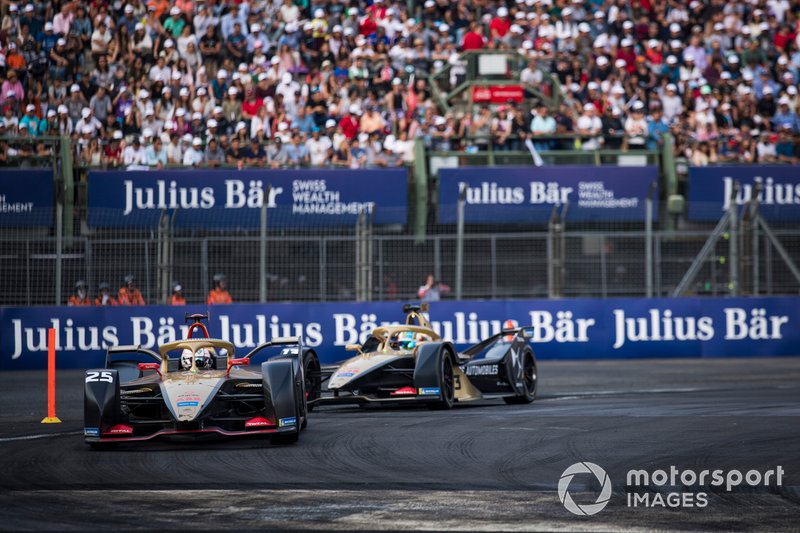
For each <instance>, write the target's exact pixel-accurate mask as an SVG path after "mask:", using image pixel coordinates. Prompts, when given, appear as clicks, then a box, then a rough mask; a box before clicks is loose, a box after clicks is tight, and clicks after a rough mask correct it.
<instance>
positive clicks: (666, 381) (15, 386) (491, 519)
mask: <svg viewBox="0 0 800 533" xmlns="http://www.w3.org/2000/svg"><path fill="white" fill-rule="evenodd" d="M539 366H540V368H539V376H540V389H539V397H538V399H537V400H536V401H535V402H534V403H533V404H531V405H529V406H507V405H505V404H504V403H502V402H486V403H483V404H480V405H476V404H470V405H463V406H457V407H456V408H454V409H453V410H451V411H448V412H444V411H429V410H427V409H424V408H421V409H419V408H411V409H409V408H403V409H399V408H385V407H384V408H349V407H336V408H325V409H320V410H318V411H315V412H314V413H313V414H312V415H311V418H310V421H309V426H308V430H307V431H305V432H304V433H303V435H302V436H301V439H300V442H299V443H298V444H296V445H289V446H272V445H270V444H269V443H268V442H266V441H261V440H246V441H241V440H239V441H230V440H228V441H214V442H204V443H192V444H185V443H173V442H159V443H140V444H135V445H134V444H131V445H124V446H120V447H119V448H118V449H116V450H112V451H92V450H90V449H89V448H88V447H87V446H85V445H84V443H83V439H82V435H81V430H82V423H81V417H82V408H83V403H82V402H83V399H82V394H83V373H82V372H78V371H60V372H59V375H58V391H59V392H58V415H59V417H60V418H61V419H62V421H63V423H61V424H55V425H42V424H40V423H39V421H40V420H41V418H42V417H43V416H44V414H45V405H46V402H45V390H46V388H45V387H46V385H45V384H46V377H45V373H44V372H13V373H9V372H5V373H0V407H1V408H2V409H0V530H56V529H57V530H86V529H95V530H96V529H119V530H136V529H149V530H159V529H160V530H185V529H195V530H217V529H225V528H232V529H236V530H262V531H263V530H269V529H307V530H344V531H357V530H462V531H498V530H514V531H552V530H559V531H646V530H683V531H701V530H707V531H731V530H733V531H798V530H800V358H780V359H761V358H754V359H716V360H686V359H672V360H643V361H636V362H630V361H604V362H540V364H539ZM581 461H590V462H593V463H595V464H597V465H599V466H601V467H602V468H603V469H605V471H606V472H607V473H608V477H609V479H610V480H611V484H612V493H611V497H610V500H609V503H608V505H607V507H605V509H603V510H602V511H600V512H599V513H597V514H595V515H594V516H575V515H573V514H571V513H570V512H568V511H567V510H566V509H565V507H564V506H563V505H562V504H561V502H560V500H559V497H558V492H557V487H558V482H559V478H560V477H561V475H562V472H563V471H564V470H565V469H566V468H567V467H568V466H570V465H572V464H573V463H576V462H581ZM673 465H674V466H675V467H676V468H678V469H679V471H683V470H685V469H689V468H691V469H693V470H694V471H696V472H699V471H700V470H703V469H739V470H742V471H745V472H746V471H747V470H750V469H760V470H761V471H762V472H763V471H765V470H767V469H774V468H776V467H777V466H779V465H780V466H782V468H783V469H784V472H785V474H784V476H783V478H782V485H781V486H778V485H777V484H775V483H774V482H773V483H771V484H770V486H763V485H761V486H758V487H749V486H739V487H735V488H733V489H732V490H731V491H730V492H727V491H725V490H724V487H723V488H719V487H716V488H713V487H712V488H708V487H703V488H699V487H697V486H680V481H679V482H678V483H677V484H676V486H670V485H669V484H667V485H665V486H659V485H656V484H653V483H651V484H650V485H649V486H645V487H639V488H638V489H634V488H631V487H629V486H628V485H627V482H626V473H627V472H628V470H630V469H648V470H651V471H652V470H655V469H658V468H664V469H666V470H669V467H670V466H673ZM700 491H702V492H706V493H707V495H706V498H707V502H708V503H707V505H706V506H704V507H681V508H670V507H643V506H642V504H639V505H638V506H637V507H629V506H628V505H627V502H628V498H630V496H629V494H632V493H633V492H636V493H638V494H642V495H647V497H649V498H651V501H653V499H657V498H658V497H659V495H660V496H661V499H662V501H664V499H667V498H668V497H669V494H674V493H686V494H691V497H692V498H697V494H696V493H697V492H700ZM569 492H570V494H571V496H572V497H573V500H574V501H575V502H577V503H579V504H589V503H594V502H595V500H596V498H597V497H598V495H599V494H600V483H599V482H598V481H596V480H594V478H593V476H591V475H590V474H579V475H577V476H575V477H574V478H573V480H572V482H571V484H570V485H569ZM673 497H675V496H673ZM677 497H680V496H677ZM694 501H696V499H695V500H694Z"/></svg>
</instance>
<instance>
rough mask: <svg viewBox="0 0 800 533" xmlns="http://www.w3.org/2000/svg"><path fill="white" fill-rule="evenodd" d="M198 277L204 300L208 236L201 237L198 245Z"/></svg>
mask: <svg viewBox="0 0 800 533" xmlns="http://www.w3.org/2000/svg"><path fill="white" fill-rule="evenodd" d="M200 279H201V280H202V281H201V286H202V290H203V301H205V295H206V294H208V292H209V287H208V238H205V239H203V242H202V244H201V245H200Z"/></svg>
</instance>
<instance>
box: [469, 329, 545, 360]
mask: <svg viewBox="0 0 800 533" xmlns="http://www.w3.org/2000/svg"><path fill="white" fill-rule="evenodd" d="M504 337H513V339H514V340H515V339H522V340H523V341H524V342H530V339H532V338H533V328H532V327H521V328H511V329H502V330H500V332H499V333H495V334H494V335H492V336H491V337H489V338H487V339H484V340H482V341H481V342H479V343H478V344H473V345H472V346H470V347H469V348H467V349H466V350H463V351H462V352H461V353H462V354H464V355H469V356H472V355H477V354H479V353H481V352H483V351H484V350H486V349H487V348H489V347H490V346H491V345H492V344H495V343H496V342H498V341H499V340H500V339H503V338H504Z"/></svg>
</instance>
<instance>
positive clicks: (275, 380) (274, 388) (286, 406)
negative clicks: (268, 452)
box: [261, 359, 303, 444]
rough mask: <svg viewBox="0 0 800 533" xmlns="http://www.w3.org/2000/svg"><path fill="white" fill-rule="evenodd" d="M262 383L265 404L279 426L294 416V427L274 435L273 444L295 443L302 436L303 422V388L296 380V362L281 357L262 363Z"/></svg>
mask: <svg viewBox="0 0 800 533" xmlns="http://www.w3.org/2000/svg"><path fill="white" fill-rule="evenodd" d="M261 374H262V376H263V377H262V383H263V389H264V405H265V408H266V409H267V412H268V414H270V413H269V411H270V410H271V411H272V413H271V414H272V415H273V416H274V418H275V422H276V424H278V427H282V426H281V424H282V423H283V421H284V420H286V419H289V418H294V425H293V427H294V429H293V430H292V431H290V432H286V433H278V434H276V435H274V436H273V437H272V443H273V444H294V443H296V442H297V441H298V439H299V438H300V424H301V423H302V420H301V415H302V409H301V407H300V402H301V401H302V399H303V398H302V395H301V392H302V389H301V387H300V385H299V384H298V381H297V380H296V376H295V372H294V363H293V362H292V361H291V360H286V359H280V360H273V361H267V362H265V363H263V364H262V365H261Z"/></svg>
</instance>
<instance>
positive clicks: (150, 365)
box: [139, 363, 161, 376]
mask: <svg viewBox="0 0 800 533" xmlns="http://www.w3.org/2000/svg"><path fill="white" fill-rule="evenodd" d="M145 370H155V371H156V373H157V374H158V375H159V376H160V375H161V365H160V364H158V363H139V372H144V371H145Z"/></svg>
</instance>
